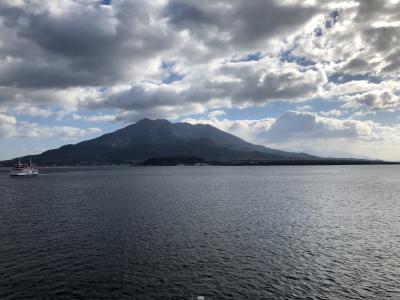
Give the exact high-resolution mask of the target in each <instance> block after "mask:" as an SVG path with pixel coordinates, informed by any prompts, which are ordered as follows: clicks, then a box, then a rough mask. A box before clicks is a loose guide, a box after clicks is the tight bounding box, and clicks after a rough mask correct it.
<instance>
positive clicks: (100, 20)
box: [0, 0, 400, 161]
mask: <svg viewBox="0 0 400 300" xmlns="http://www.w3.org/2000/svg"><path fill="white" fill-rule="evenodd" d="M399 79H400V2H399V1H397V0H396V1H395V0H359V1H347V0H346V1H341V0H334V1H331V0H251V1H249V0H204V1H198V0H185V1H183V0H181V1H180V0H153V1H147V0H102V1H99V0H57V1H52V0H51V1H50V0H47V1H44V0H2V1H0V160H1V159H9V158H14V157H17V156H22V155H27V154H35V153H40V152H42V151H44V150H47V149H51V148H56V147H59V146H61V145H64V144H70V143H77V142H79V141H82V140H86V139H90V138H94V137H97V136H100V135H102V134H104V133H107V132H112V131H114V130H116V129H118V128H121V127H123V126H126V125H127V124H131V123H134V122H137V121H138V120H140V119H142V118H145V117H147V118H152V119H156V118H164V119H168V120H170V121H171V122H180V121H185V122H190V123H193V124H197V123H208V124H211V125H213V126H216V127H218V128H220V129H222V130H225V131H228V132H230V133H232V134H235V135H237V136H239V137H241V138H243V139H245V140H247V141H249V142H252V143H257V144H261V145H265V146H268V147H271V148H277V149H283V150H289V151H304V152H308V153H311V154H316V155H321V156H325V157H362V158H377V159H384V160H390V161H394V160H400V114H399V110H400V84H399Z"/></svg>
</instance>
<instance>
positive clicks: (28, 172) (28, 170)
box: [10, 157, 39, 176]
mask: <svg viewBox="0 0 400 300" xmlns="http://www.w3.org/2000/svg"><path fill="white" fill-rule="evenodd" d="M36 175H39V170H38V169H37V168H36V167H35V166H34V165H33V164H32V160H31V158H30V157H29V164H23V163H21V159H19V160H18V163H17V164H15V165H14V167H13V168H12V170H11V171H10V176H36Z"/></svg>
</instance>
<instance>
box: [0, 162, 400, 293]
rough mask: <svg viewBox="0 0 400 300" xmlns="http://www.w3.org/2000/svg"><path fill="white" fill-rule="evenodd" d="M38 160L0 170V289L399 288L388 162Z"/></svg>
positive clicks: (395, 173) (398, 210) (395, 195)
mask: <svg viewBox="0 0 400 300" xmlns="http://www.w3.org/2000/svg"><path fill="white" fill-rule="evenodd" d="M42 172H47V173H49V174H47V175H41V176H39V177H37V178H30V179H13V178H9V177H8V173H6V172H4V171H3V172H0V242H1V244H0V299H41V300H42V299H190V298H191V297H194V296H197V295H204V296H207V298H206V299H208V298H209V299H306V298H307V299H362V298H367V299H400V197H399V196H400V167H399V166H321V167H319V166H311V167H160V168H158V167H149V168H97V169H96V168H94V169H93V168H92V169H47V170H42ZM50 173H51V174H50Z"/></svg>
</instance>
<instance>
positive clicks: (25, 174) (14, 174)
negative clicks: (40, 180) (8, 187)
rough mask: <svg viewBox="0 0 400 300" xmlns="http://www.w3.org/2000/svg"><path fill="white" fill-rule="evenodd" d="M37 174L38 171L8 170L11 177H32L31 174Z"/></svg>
mask: <svg viewBox="0 0 400 300" xmlns="http://www.w3.org/2000/svg"><path fill="white" fill-rule="evenodd" d="M37 175H39V172H38V171H30V172H17V171H11V172H10V176H11V177H32V176H37Z"/></svg>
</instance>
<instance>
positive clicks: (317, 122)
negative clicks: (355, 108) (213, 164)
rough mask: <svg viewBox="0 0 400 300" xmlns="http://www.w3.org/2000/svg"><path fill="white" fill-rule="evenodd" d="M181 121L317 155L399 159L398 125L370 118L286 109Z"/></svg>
mask: <svg viewBox="0 0 400 300" xmlns="http://www.w3.org/2000/svg"><path fill="white" fill-rule="evenodd" d="M185 121H187V122H190V123H192V124H199V123H200V124H211V125H213V126H215V127H217V128H220V129H222V130H225V131H227V132H230V133H232V134H235V135H237V136H239V137H241V138H243V139H245V140H247V141H250V142H253V143H256V144H261V145H264V146H267V147H272V148H278V149H286V150H292V151H305V152H309V153H314V154H316V155H320V156H333V157H370V158H379V159H386V160H396V159H397V160H399V159H400V155H399V154H398V151H397V149H398V147H400V126H384V125H381V124H379V123H376V122H372V121H359V120H353V119H338V118H335V117H329V118H327V117H321V116H319V115H318V114H316V113H310V112H300V111H287V112H286V113H284V114H283V115H281V116H280V117H278V118H276V119H274V118H269V119H261V120H229V119H222V120H218V119H216V118H211V119H185Z"/></svg>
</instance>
